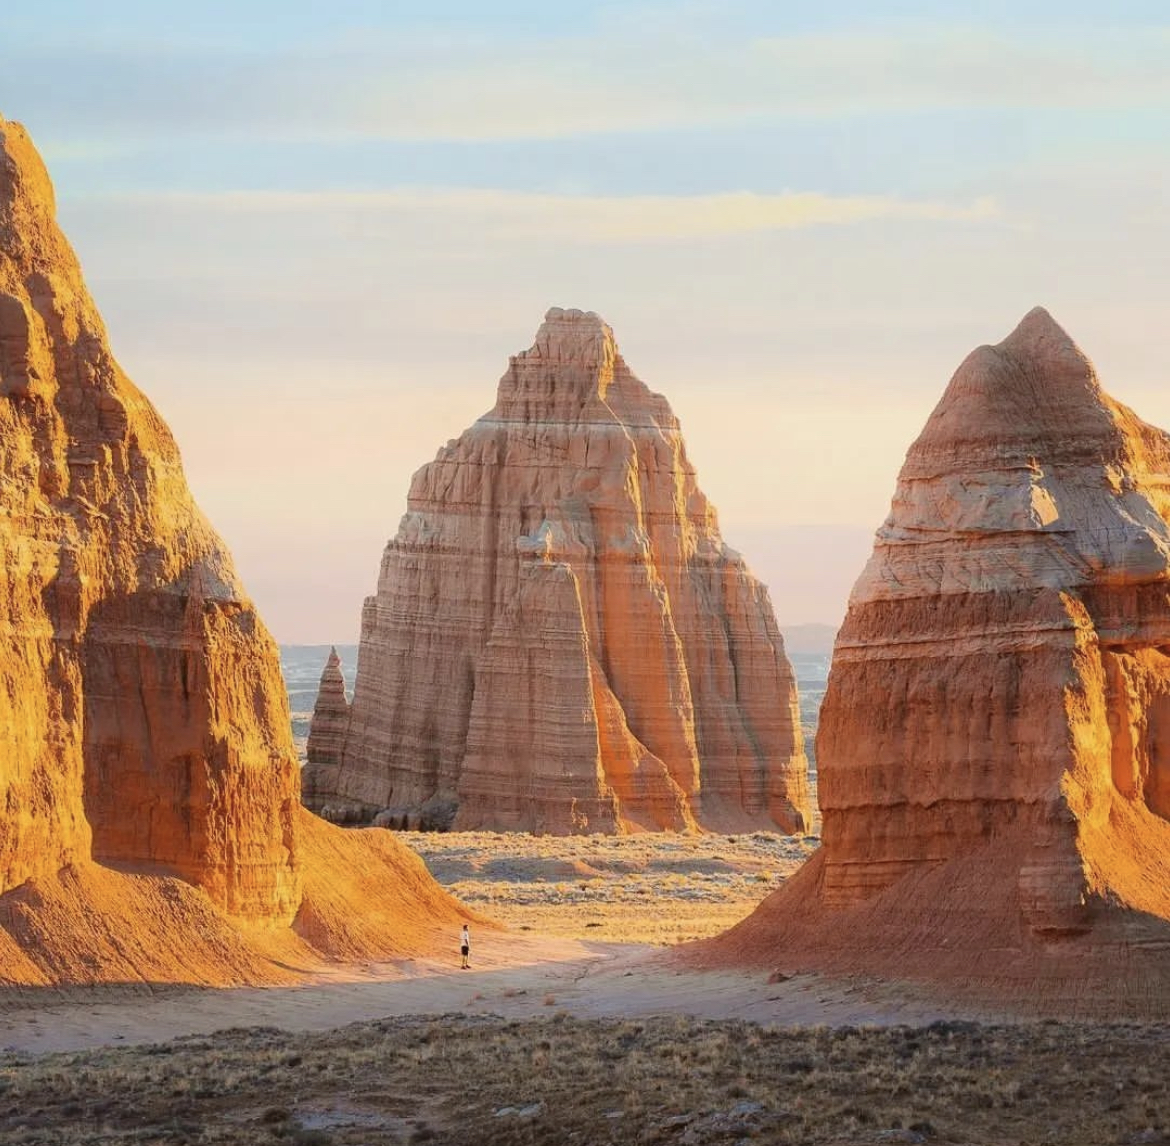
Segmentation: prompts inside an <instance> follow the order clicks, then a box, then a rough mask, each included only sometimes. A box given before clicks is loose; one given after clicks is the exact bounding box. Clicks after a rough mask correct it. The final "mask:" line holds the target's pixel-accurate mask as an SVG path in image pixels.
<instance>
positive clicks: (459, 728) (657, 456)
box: [305, 309, 808, 833]
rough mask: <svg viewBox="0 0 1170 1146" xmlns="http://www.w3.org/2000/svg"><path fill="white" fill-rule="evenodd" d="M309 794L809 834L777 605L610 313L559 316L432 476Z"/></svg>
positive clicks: (358, 814) (412, 505)
mask: <svg viewBox="0 0 1170 1146" xmlns="http://www.w3.org/2000/svg"><path fill="white" fill-rule="evenodd" d="M305 792H306V797H307V801H308V802H309V804H310V806H311V807H314V808H318V809H320V810H322V811H323V812H324V813H325V814H326V815H328V816H330V817H331V818H333V817H336V818H345V817H353V818H359V819H360V818H365V817H369V816H373V815H376V814H380V815H381V816H382V821H381V822H386V821H387V819H388V820H389V821H390V822H397V821H399V820H401V821H405V822H407V823H414V822H421V823H423V824H427V823H432V824H435V825H446V824H450V823H451V822H452V821H453V822H454V824H455V825H456V826H457V827H461V828H494V829H509V828H516V829H528V830H539V831H547V832H559V833H564V832H586V831H614V830H628V829H637V828H646V829H659V828H668V829H683V828H689V827H693V826H695V825H696V824H700V825H706V826H710V827H716V828H723V829H739V828H744V827H748V826H752V825H755V826H759V827H763V826H775V825H779V826H781V827H782V828H784V829H785V830H788V831H794V832H798V831H802V830H804V828H805V826H806V824H807V822H808V820H807V817H808V796H807V781H806V763H805V758H804V753H803V749H802V744H801V737H800V724H799V719H798V715H797V704H796V688H795V683H794V678H793V674H792V669H791V666H790V665H789V663H788V660H787V658H786V657H785V655H784V649H783V644H782V641H781V637H780V633H779V631H778V630H777V627H776V622H775V619H774V618H773V615H772V608H771V604H770V602H769V600H768V595H767V592H766V590H765V589H764V587H763V586H762V585H761V584H760V583H759V582H757V581H756V580H755V579H754V578H753V577H752V576H751V574H750V573H749V572H748V570H747V568H746V567H745V565H744V563H743V561H742V559H741V558H740V557H739V556H738V554H736V553H734V552H733V551H732V550H730V549H728V547H727V546H726V545H724V543H723V541H722V539H721V538H720V536H719V530H718V525H717V522H716V516H715V511H714V509H713V508H712V506H711V505H710V503H709V502H708V501H707V499H706V497H705V496H704V495H703V493H702V491H701V490H700V489H699V487H698V484H697V482H696V478H695V471H694V469H693V467H692V466H691V464H690V462H689V461H688V460H687V455H686V449H685V447H684V445H683V439H682V434H681V432H680V430H679V424H678V420H677V419H676V418H675V416H674V415H673V413H671V410H670V407H669V405H668V404H667V402H666V400H665V399H664V398H663V397H662V396H661V395H658V394H654V393H652V392H651V391H650V390H649V389H648V388H647V387H646V386H645V385H644V384H643V383H642V382H641V381H639V380H638V378H636V377H635V376H634V374H632V373H631V371H630V370H629V368H628V367H627V366H626V364H625V362H624V360H623V359H622V356H621V354H620V353H619V352H618V349H617V346H616V344H615V342H614V338H613V333H612V331H611V330H610V328H609V327H608V326H607V325H606V324H605V323H604V322H603V321H602V320H601V319H600V318H599V317H598V316H597V315H595V314H592V313H582V312H581V311H577V310H560V309H553V310H550V311H549V312H548V315H547V316H546V318H545V321H544V324H543V325H542V326H541V328H540V331H539V332H538V334H537V336H536V343H535V345H534V346H533V347H532V348H531V349H530V350H527V351H525V352H524V353H522V354H519V355H517V356H516V357H514V358H513V359H512V360H511V364H510V365H509V368H508V371H507V373H506V374H505V375H504V377H503V378H502V379H501V381H500V385H499V392H498V396H497V400H496V404H495V407H494V408H493V409H492V410H491V411H490V412H489V413H487V414H485V415H484V416H483V417H482V418H480V419H479V421H477V422H476V423H475V424H474V425H473V426H472V427H471V428H470V429H468V430H467V431H466V432H465V433H464V434H463V435H462V436H461V437H460V438H459V439H458V440H457V441H454V442H451V443H450V444H449V445H448V446H447V447H446V448H444V449H442V450H440V452H439V455H438V457H437V458H436V459H435V461H433V462H432V463H430V464H429V465H427V466H424V467H423V468H422V469H421V470H419V472H418V473H417V474H415V477H414V480H413V482H412V484H411V489H410V496H409V501H408V510H407V513H406V516H405V517H404V518H403V519H402V524H401V526H400V527H399V530H398V535H397V536H396V537H395V538H394V539H393V540H392V541H391V542H390V544H389V545H388V546H387V548H386V551H385V555H384V556H383V559H382V568H381V574H380V576H379V579H378V587H377V594H376V595H375V596H374V597H371V598H369V599H368V600H367V601H366V604H365V608H364V611H363V615H362V634H361V646H360V651H359V656H358V670H357V683H356V686H355V689H354V698H353V706H352V711H351V715H350V722H349V729H348V732H347V735H346V739H345V746H344V750H343V753H342V759H341V763H340V765H338V766H336V767H334V766H328V765H310V767H309V768H308V769H307V771H306V781H305Z"/></svg>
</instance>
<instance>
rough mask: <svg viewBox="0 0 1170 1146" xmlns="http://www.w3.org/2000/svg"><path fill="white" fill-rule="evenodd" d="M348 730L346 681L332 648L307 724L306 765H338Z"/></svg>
mask: <svg viewBox="0 0 1170 1146" xmlns="http://www.w3.org/2000/svg"><path fill="white" fill-rule="evenodd" d="M348 727H349V699H348V698H347V697H346V695H345V678H344V677H343V676H342V675H341V657H339V656H338V655H337V649H335V648H332V649H330V650H329V656H328V658H327V659H326V661H325V668H324V669H323V670H322V672H321V683H320V684H319V685H318V686H317V703H316V704H315V705H314V706H313V719H312V720H311V721H310V722H309V741H308V744H307V745H306V748H305V754H306V756H307V757H308V761H309V763H310V764H323V765H326V766H331V765H337V764H340V763H341V749H342V745H343V744H344V742H345V731H346V729H347V728H348Z"/></svg>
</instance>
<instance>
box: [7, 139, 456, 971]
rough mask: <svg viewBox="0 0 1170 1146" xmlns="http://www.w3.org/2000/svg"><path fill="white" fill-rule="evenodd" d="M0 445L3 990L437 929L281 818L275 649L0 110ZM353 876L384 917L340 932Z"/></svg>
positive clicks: (391, 849)
mask: <svg viewBox="0 0 1170 1146" xmlns="http://www.w3.org/2000/svg"><path fill="white" fill-rule="evenodd" d="M0 443H2V449H0V561H2V565H0V728H2V729H3V737H2V739H0V809H2V811H0V952H2V953H3V956H4V957H3V959H2V960H0V982H4V981H9V982H30V983H40V982H54V981H76V980H96V979H131V980H135V979H139V978H142V977H148V978H151V979H157V980H170V979H178V980H184V981H187V980H195V981H204V982H218V981H239V980H241V979H249V980H262V979H265V978H269V977H277V978H279V977H286V976H287V971H282V970H279V969H278V968H277V967H276V965H275V964H274V962H273V959H274V958H277V957H279V958H281V959H287V958H289V957H293V958H295V959H296V960H298V961H299V962H301V963H304V962H306V961H308V960H311V959H312V958H314V957H316V958H319V957H320V956H321V955H322V954H332V953H333V952H334V951H335V949H342V950H345V951H347V952H349V951H352V950H354V949H356V948H361V949H362V950H364V951H366V952H367V953H371V954H372V953H375V952H377V951H384V952H388V953H389V952H394V951H401V950H406V949H410V948H411V947H412V946H415V945H418V944H419V943H421V942H423V940H422V935H423V932H425V930H426V928H427V927H428V926H429V925H430V924H431V922H432V921H433V922H435V923H438V922H441V921H444V920H447V919H451V918H454V916H455V914H456V912H457V908H456V906H455V905H454V904H453V902H452V901H450V900H449V899H448V898H447V897H446V896H445V895H444V894H443V893H441V892H440V891H439V890H438V888H437V887H435V886H434V885H432V884H430V883H429V882H427V881H425V880H424V879H423V878H421V875H420V873H421V872H422V867H421V864H419V863H418V861H417V860H416V859H415V858H414V857H412V856H411V855H409V853H407V852H406V851H405V849H403V848H400V847H398V846H396V845H393V844H378V845H377V846H376V847H375V846H374V845H368V844H365V843H362V842H357V841H355V842H353V843H352V844H351V843H350V842H349V841H345V842H344V843H343V842H342V841H341V838H340V834H339V833H337V831H336V829H332V828H329V827H327V826H325V825H320V824H318V823H317V822H315V821H314V820H313V818H312V817H311V816H309V815H308V814H307V813H305V812H304V810H303V809H302V808H301V806H300V799H299V794H300V793H299V776H298V769H297V764H296V759H295V755H294V752H293V748H292V743H291V737H290V732H289V717H288V705H287V701H286V698H285V693H284V688H283V684H282V682H281V679H280V670H279V661H278V657H277V650H276V646H275V645H274V643H273V641H272V639H271V637H269V635H268V633H267V632H266V630H265V629H264V627H263V625H262V624H261V622H260V620H259V619H258V617H257V616H256V613H255V610H254V609H253V607H252V605H251V603H250V602H249V600H248V599H247V596H246V595H245V593H244V591H243V588H242V587H241V585H240V583H239V581H238V579H237V577H236V574H235V570H234V569H233V567H232V562H231V558H230V556H229V554H228V552H227V550H226V549H225V547H224V545H223V543H222V542H221V541H220V539H219V538H218V537H217V536H216V534H215V532H214V531H213V530H212V528H211V526H210V525H209V524H208V522H207V521H206V519H205V518H204V517H203V515H202V514H201V513H200V512H199V510H198V508H197V507H196V506H195V503H194V502H193V500H192V498H191V494H190V491H189V490H188V488H187V484H186V480H185V478H184V476H183V470H182V466H181V463H180V459H179V452H178V449H177V448H176V446H175V443H174V440H173V438H172V437H171V434H170V431H169V430H168V428H167V426H166V425H165V424H164V423H163V421H162V419H161V418H160V417H159V415H158V413H157V412H156V411H155V409H154V408H153V407H152V406H151V404H150V403H149V401H147V399H146V398H145V397H144V396H143V395H142V393H141V392H140V391H138V390H137V389H136V388H135V387H134V385H133V384H132V383H131V382H130V381H129V379H128V378H126V376H125V375H124V374H123V373H122V371H121V369H120V368H119V367H118V364H117V363H116V362H115V361H114V358H113V356H112V355H111V353H110V350H109V348H108V345H107V341H106V332H105V328H104V326H103V324H102V321H101V318H100V316H99V315H98V313H97V310H96V308H95V307H94V305H93V302H92V300H91V299H90V297H89V294H88V292H87V291H86V288H85V284H84V282H83V280H82V276H81V270H80V267H79V266H78V263H77V259H76V257H75V255H74V253H73V251H72V249H71V248H70V246H69V244H68V243H67V241H66V240H65V238H64V236H63V235H62V233H61V231H60V230H59V228H58V227H57V223H56V218H55V205H54V198H53V190H52V186H51V184H50V182H49V177H48V175H47V173H46V171H45V168H44V166H43V164H42V163H41V160H40V157H39V156H38V155H37V154H36V151H35V150H34V148H33V146H32V144H31V142H30V141H29V139H28V137H27V135H26V134H25V132H24V130H23V129H22V128H20V127H19V126H18V125H16V124H11V123H7V122H5V121H4V120H2V119H0ZM333 836H336V837H337V838H336V839H335V840H332V842H327V841H328V840H330V839H331V837H333ZM373 852H376V853H377V855H376V856H375V855H374V854H373ZM322 855H328V857H329V860H330V862H331V863H332V864H333V867H332V869H331V871H330V872H329V874H328V877H327V878H326V877H325V873H323V872H322V871H321V870H319V869H314V868H313V866H312V865H313V863H314V862H316V858H317V857H319V856H322ZM346 856H349V858H348V859H347V858H345V857H346ZM363 864H364V865H367V866H366V869H365V870H363V871H362V873H361V875H360V876H359V877H358V878H360V879H363V880H364V879H366V878H367V876H368V873H369V867H368V865H370V864H378V865H380V871H381V873H382V875H383V880H382V883H383V886H384V887H385V888H386V889H387V893H386V897H385V900H384V903H385V904H393V905H394V906H395V908H396V910H397V912H398V913H399V920H398V922H399V923H400V924H404V925H403V926H399V927H398V928H397V929H392V928H389V927H386V928H384V929H383V932H382V934H381V935H374V934H373V933H372V931H371V930H370V929H369V928H368V927H366V925H365V924H364V923H363V924H362V927H363V928H365V930H364V931H363V935H362V941H361V942H357V941H356V940H355V939H354V930H353V927H352V926H351V921H349V920H346V919H344V918H343V917H342V916H341V915H340V914H338V913H336V912H334V911H333V910H332V908H331V906H330V904H331V902H333V901H334V900H336V899H337V898H338V897H340V898H341V899H344V898H345V889H346V888H347V887H348V886H349V885H351V884H352V882H353V879H354V876H353V875H352V873H351V870H350V868H351V867H357V866H358V865H363ZM407 888H408V890H405V889H407ZM410 913H414V914H415V918H414V921H413V922H407V920H406V918H405V916H406V915H408V914H410ZM321 917H326V918H328V920H329V924H328V926H323V925H317V924H316V923H315V922H313V921H315V920H317V919H319V918H321Z"/></svg>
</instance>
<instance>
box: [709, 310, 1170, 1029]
mask: <svg viewBox="0 0 1170 1146" xmlns="http://www.w3.org/2000/svg"><path fill="white" fill-rule="evenodd" d="M816 752H817V760H818V776H819V782H820V784H819V786H820V792H819V795H820V804H821V810H822V814H823V844H822V846H821V847H820V848H819V849H818V851H817V852H816V853H814V855H813V857H812V858H811V859H810V860H809V862H808V863H807V864H806V866H805V867H804V868H802V869H801V871H800V872H798V873H797V875H796V876H795V877H794V878H793V879H792V880H791V881H790V882H789V883H788V884H786V885H784V886H783V887H781V888H780V889H779V890H778V891H776V892H775V893H774V894H773V895H772V896H771V897H770V898H768V899H767V900H765V901H764V903H763V904H762V905H761V906H760V908H759V909H758V910H757V911H756V912H755V913H754V914H753V915H752V916H750V917H749V918H748V919H747V920H746V921H744V922H743V923H742V924H740V925H739V926H738V927H736V928H734V929H732V930H731V931H730V932H728V933H726V934H725V935H724V936H722V937H720V938H718V939H717V940H714V941H712V942H711V943H709V944H706V945H701V946H699V947H697V948H696V949H694V950H693V951H692V952H690V953H689V954H690V955H691V957H694V958H698V959H700V960H702V961H707V962H712V961H714V962H728V961H730V962H748V963H757V964H765V965H770V966H772V967H774V968H777V969H779V970H780V971H782V972H785V973H791V972H795V971H802V970H817V971H828V972H859V973H863V974H876V975H880V976H885V977H890V978H896V979H918V980H922V981H933V982H935V983H936V984H945V989H946V994H947V996H948V997H952V998H953V997H954V995H955V994H956V993H960V994H962V993H966V992H970V993H973V994H974V995H976V996H978V997H979V998H981V999H984V1000H990V1001H992V1002H995V1001H998V1002H1008V1003H1012V1004H1013V1005H1015V1004H1023V1005H1027V1006H1034V1007H1038V1008H1040V1009H1048V1010H1054V1011H1062V1010H1063V1011H1066V1012H1067V1011H1069V1010H1072V1011H1079V1012H1083V1013H1089V1012H1092V1011H1094V1010H1097V1011H1100V1012H1102V1013H1106V1014H1124V1013H1128V1014H1134V1015H1142V1014H1155V1013H1157V1014H1165V1013H1167V1011H1168V1010H1170V923H1168V921H1170V436H1168V435H1167V434H1165V433H1163V432H1162V431H1161V430H1159V429H1156V428H1155V427H1153V426H1150V425H1147V424H1146V423H1144V422H1142V421H1141V420H1140V419H1139V418H1138V417H1137V416H1136V415H1135V414H1134V413H1133V412H1132V411H1131V410H1129V409H1127V408H1126V407H1125V406H1122V405H1121V404H1120V403H1118V402H1115V401H1113V400H1112V399H1111V398H1110V397H1109V396H1108V395H1107V394H1105V393H1104V392H1103V391H1102V389H1101V386H1100V384H1099V382H1098V379H1097V375H1096V372H1095V370H1094V368H1093V366H1092V364H1091V363H1090V361H1089V360H1088V358H1086V357H1085V355H1084V354H1083V353H1082V351H1081V350H1080V349H1079V348H1078V347H1077V346H1076V345H1075V344H1074V343H1073V341H1072V340H1071V339H1070V338H1069V336H1068V335H1067V334H1066V333H1065V332H1064V331H1063V330H1062V329H1061V328H1060V327H1059V326H1058V325H1057V324H1056V322H1054V321H1053V319H1052V318H1051V317H1050V316H1049V315H1048V313H1047V312H1046V311H1044V310H1042V309H1036V310H1033V311H1032V312H1030V313H1029V314H1028V315H1027V316H1026V317H1025V318H1024V320H1023V321H1022V322H1021V323H1020V325H1019V326H1018V327H1017V328H1016V330H1015V331H1014V332H1013V333H1012V334H1011V335H1010V336H1009V337H1008V338H1007V339H1005V340H1004V341H1003V342H1001V343H1000V344H999V345H998V346H983V347H980V348H979V349H978V350H976V351H975V352H974V353H972V354H971V355H970V356H969V357H968V358H967V359H966V361H964V362H963V364H962V365H961V366H960V367H959V370H958V372H957V373H956V374H955V376H954V378H953V379H952V380H951V383H950V385H949V387H948V388H947V390H946V393H945V394H944V395H943V398H942V400H941V402H940V403H939V404H938V406H937V407H936V408H935V410H934V413H933V414H932V415H931V417H930V419H929V421H928V422H927V424H926V427H925V429H924V430H923V431H922V433H921V435H920V436H919V438H918V439H917V441H916V442H915V443H914V444H913V445H912V446H911V448H910V450H909V452H908V454H907V457H906V461H905V465H904V466H903V468H902V472H901V475H900V476H899V479H898V483H897V489H896V492H895V494H894V499H893V505H892V508H891V511H890V515H889V517H888V518H887V520H886V522H885V524H884V525H883V526H882V527H881V529H880V530H879V531H878V534H877V539H876V544H875V547H874V551H873V555H872V557H871V558H870V561H869V563H868V565H867V566H866V568H865V571H864V572H863V573H862V575H861V577H860V579H859V580H858V582H857V584H856V586H855V587H854V589H853V593H852V596H851V599H850V604H849V610H848V616H847V618H846V620H845V623H844V626H843V627H842V629H841V631H840V634H839V636H838V639H837V643H836V648H835V650H834V654H833V661H832V669H831V672H830V676H829V682H828V689H827V692H826V695H825V700H824V705H823V707H822V709H821V716H820V726H819V731H818V734H817V741H816Z"/></svg>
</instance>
